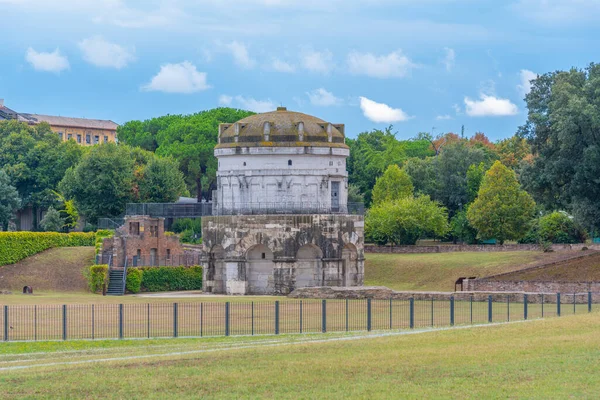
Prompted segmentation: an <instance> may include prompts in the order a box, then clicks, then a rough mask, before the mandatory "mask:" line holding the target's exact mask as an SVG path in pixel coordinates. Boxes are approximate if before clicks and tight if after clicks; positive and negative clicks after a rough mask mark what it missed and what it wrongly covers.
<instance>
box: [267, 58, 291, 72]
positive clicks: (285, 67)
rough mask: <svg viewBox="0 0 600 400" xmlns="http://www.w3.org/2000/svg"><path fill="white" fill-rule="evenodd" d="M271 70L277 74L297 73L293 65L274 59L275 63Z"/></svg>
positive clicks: (272, 63)
mask: <svg viewBox="0 0 600 400" xmlns="http://www.w3.org/2000/svg"><path fill="white" fill-rule="evenodd" d="M271 68H272V69H273V70H274V71H277V72H289V73H291V72H294V71H296V68H295V67H294V66H293V65H292V64H290V63H288V62H285V61H282V60H280V59H278V58H275V59H273V62H271Z"/></svg>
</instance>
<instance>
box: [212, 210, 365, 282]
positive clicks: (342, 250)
mask: <svg viewBox="0 0 600 400" xmlns="http://www.w3.org/2000/svg"><path fill="white" fill-rule="evenodd" d="M363 229H364V221H363V217H362V216H357V215H330V214H327V215H321V214H315V215H237V216H217V217H205V218H203V219H202V237H203V246H204V249H203V257H204V258H203V263H204V264H205V265H206V266H207V268H205V279H204V285H205V287H204V290H205V291H207V292H212V293H227V294H287V293H290V292H291V291H292V290H294V289H295V288H297V287H301V286H308V285H314V286H321V285H330V286H359V285H362V284H363V280H364V251H363Z"/></svg>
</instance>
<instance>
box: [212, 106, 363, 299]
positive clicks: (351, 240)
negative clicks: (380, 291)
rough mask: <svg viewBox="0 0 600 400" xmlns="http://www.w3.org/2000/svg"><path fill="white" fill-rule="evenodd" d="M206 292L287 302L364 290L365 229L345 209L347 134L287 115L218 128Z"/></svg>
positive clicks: (341, 129)
mask: <svg viewBox="0 0 600 400" xmlns="http://www.w3.org/2000/svg"><path fill="white" fill-rule="evenodd" d="M214 152H215V156H216V157H217V159H218V171H217V187H216V190H215V191H214V192H213V211H212V216H209V217H204V218H203V219H202V237H203V248H204V252H203V255H202V262H203V264H204V266H205V269H204V270H205V272H204V275H205V276H204V290H205V291H206V292H212V293H227V294H287V293H289V292H291V291H292V290H294V289H296V288H300V287H312V286H359V285H362V284H363V274H364V256H363V230H364V220H363V216H362V215H361V214H362V213H361V212H360V211H361V210H357V209H355V208H354V207H353V205H351V204H349V203H348V201H347V198H348V174H347V172H346V158H347V157H348V156H349V155H350V150H349V148H348V146H347V145H346V144H345V136H344V125H342V124H331V123H328V122H325V121H323V120H321V119H319V118H316V117H313V116H310V115H306V114H302V113H297V112H291V111H288V110H286V109H285V108H284V107H279V108H278V109H277V110H276V111H273V112H267V113H263V114H257V115H253V116H250V117H247V118H244V119H242V120H240V121H238V122H236V123H233V124H221V125H220V126H219V140H218V144H217V146H216V147H215V150H214Z"/></svg>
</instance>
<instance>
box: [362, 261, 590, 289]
mask: <svg viewBox="0 0 600 400" xmlns="http://www.w3.org/2000/svg"><path fill="white" fill-rule="evenodd" d="M574 255H577V256H579V255H581V252H557V253H543V252H537V251H514V252H472V253H466V252H465V253H463V252H460V253H458V252H457V253H431V254H367V255H366V262H365V285H369V286H387V287H389V288H391V289H396V290H423V291H446V292H449V291H453V290H454V282H455V281H456V279H457V278H459V277H461V276H466V277H469V276H476V277H484V276H488V275H494V274H500V273H504V272H511V271H516V270H519V269H522V268H526V267H530V266H534V265H537V264H540V263H545V262H550V261H554V260H560V259H563V258H567V257H572V256H574Z"/></svg>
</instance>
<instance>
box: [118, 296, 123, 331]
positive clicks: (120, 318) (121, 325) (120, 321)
mask: <svg viewBox="0 0 600 400" xmlns="http://www.w3.org/2000/svg"><path fill="white" fill-rule="evenodd" d="M119 339H123V304H119Z"/></svg>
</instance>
